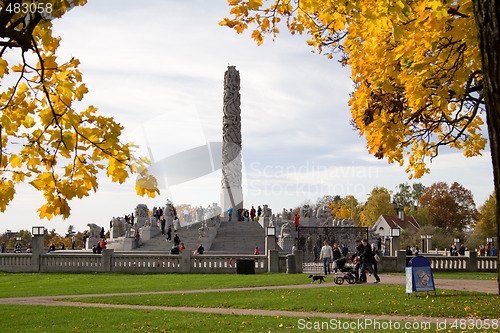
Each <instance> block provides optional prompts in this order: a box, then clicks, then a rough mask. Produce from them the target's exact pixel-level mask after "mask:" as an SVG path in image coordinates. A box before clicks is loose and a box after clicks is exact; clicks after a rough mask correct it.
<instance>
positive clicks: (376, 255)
mask: <svg viewBox="0 0 500 333" xmlns="http://www.w3.org/2000/svg"><path fill="white" fill-rule="evenodd" d="M373 258H375V261H377V262H379V261H380V259H382V258H380V256H379V255H378V253H375V255H374V256H373Z"/></svg>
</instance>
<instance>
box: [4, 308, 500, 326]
mask: <svg viewBox="0 0 500 333" xmlns="http://www.w3.org/2000/svg"><path fill="white" fill-rule="evenodd" d="M0 323H1V327H2V332H3V333H31V332H50V333H59V332H61V333H68V332H81V333H83V332H106V333H109V332H160V333H162V332H189V333H194V332H304V331H306V332H324V331H332V332H333V331H337V332H363V333H372V332H381V331H383V332H409V333H410V332H415V333H420V332H422V329H420V328H417V329H412V328H410V329H405V330H401V329H398V330H396V329H392V330H391V329H382V330H381V329H375V327H374V325H375V323H373V326H368V325H367V324H366V325H365V326H364V327H363V326H361V327H360V328H359V326H356V325H357V319H342V320H341V321H340V322H339V321H338V320H337V319H334V320H330V319H327V318H317V317H306V318H294V317H283V316H251V315H245V316H244V315H221V314H211V313H195V312H181V311H162V310H131V309H113V308H109V309H105V310H103V309H99V308H81V307H75V308H73V307H45V306H31V305H26V306H0ZM397 323H399V324H400V325H401V327H404V326H403V325H405V324H407V325H408V324H409V325H417V324H415V323H411V322H397ZM325 324H326V325H325ZM361 324H362V325H363V324H364V322H361ZM378 324H379V325H389V322H388V321H379V322H378ZM306 325H308V326H306ZM314 325H316V327H317V328H319V329H315V328H314V327H315V326H314ZM334 325H337V326H336V327H337V328H336V327H335V326H334ZM341 325H344V326H346V325H352V326H349V327H350V329H347V330H345V329H339V328H338V327H342V326H341ZM391 325H393V327H394V326H395V325H396V323H395V322H391ZM306 327H311V328H312V329H310V330H306V329H304V328H306ZM321 327H322V329H321ZM410 327H412V326H410ZM358 328H359V329H358ZM431 330H432V331H433V332H435V331H436V327H435V325H432V326H431ZM482 331H486V330H482ZM445 332H460V330H453V329H450V330H448V329H447V330H446V331H445ZM467 332H474V330H467ZM488 332H494V330H489V331H488Z"/></svg>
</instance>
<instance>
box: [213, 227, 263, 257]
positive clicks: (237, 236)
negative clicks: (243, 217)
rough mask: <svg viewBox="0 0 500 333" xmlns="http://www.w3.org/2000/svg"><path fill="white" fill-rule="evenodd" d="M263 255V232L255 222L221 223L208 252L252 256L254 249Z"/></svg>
mask: <svg viewBox="0 0 500 333" xmlns="http://www.w3.org/2000/svg"><path fill="white" fill-rule="evenodd" d="M256 246H258V247H259V251H260V253H261V254H264V248H265V232H264V228H262V226H261V225H260V224H259V223H257V222H248V221H244V222H237V221H232V222H221V224H220V227H219V230H218V231H217V236H216V237H215V240H214V241H213V243H212V247H211V248H210V252H218V253H237V254H253V253H254V250H255V247H256Z"/></svg>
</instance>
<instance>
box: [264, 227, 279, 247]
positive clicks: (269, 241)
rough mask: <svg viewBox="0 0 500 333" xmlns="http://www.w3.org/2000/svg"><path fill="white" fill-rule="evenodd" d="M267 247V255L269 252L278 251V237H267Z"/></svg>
mask: <svg viewBox="0 0 500 333" xmlns="http://www.w3.org/2000/svg"><path fill="white" fill-rule="evenodd" d="M264 230H265V229H264ZM265 245H266V248H265V251H266V252H265V253H267V252H268V251H269V250H276V236H266V243H265Z"/></svg>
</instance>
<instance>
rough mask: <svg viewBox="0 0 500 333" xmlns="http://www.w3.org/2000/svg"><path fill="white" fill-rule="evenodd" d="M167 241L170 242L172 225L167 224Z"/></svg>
mask: <svg viewBox="0 0 500 333" xmlns="http://www.w3.org/2000/svg"><path fill="white" fill-rule="evenodd" d="M167 241H169V242H171V241H172V226H171V225H169V226H168V230H167Z"/></svg>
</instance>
